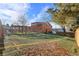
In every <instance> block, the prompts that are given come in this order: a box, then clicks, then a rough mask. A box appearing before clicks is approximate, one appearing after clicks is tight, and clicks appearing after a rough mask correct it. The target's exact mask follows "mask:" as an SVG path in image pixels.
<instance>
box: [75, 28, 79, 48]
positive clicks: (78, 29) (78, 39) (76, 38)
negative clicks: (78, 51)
mask: <svg viewBox="0 0 79 59" xmlns="http://www.w3.org/2000/svg"><path fill="white" fill-rule="evenodd" d="M75 40H76V43H77V46H78V47H79V28H77V29H76V31H75Z"/></svg>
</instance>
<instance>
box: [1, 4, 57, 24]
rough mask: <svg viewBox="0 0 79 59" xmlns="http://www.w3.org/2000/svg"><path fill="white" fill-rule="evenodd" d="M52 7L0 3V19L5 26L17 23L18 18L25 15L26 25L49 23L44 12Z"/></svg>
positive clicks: (48, 16)
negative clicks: (40, 22) (41, 22)
mask: <svg viewBox="0 0 79 59" xmlns="http://www.w3.org/2000/svg"><path fill="white" fill-rule="evenodd" d="M52 7H55V6H54V5H53V4H52V3H31V4H30V3H29V4H27V3H0V19H1V20H2V22H3V23H5V24H6V23H9V24H12V23H16V22H17V21H18V16H20V15H23V14H25V16H26V19H27V21H28V23H31V22H39V21H44V22H45V21H50V18H51V17H50V15H49V14H48V13H46V10H47V9H48V8H52ZM42 18H44V19H42Z"/></svg>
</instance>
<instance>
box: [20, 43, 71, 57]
mask: <svg viewBox="0 0 79 59" xmlns="http://www.w3.org/2000/svg"><path fill="white" fill-rule="evenodd" d="M59 45H60V44H59V43H58V42H49V43H47V42H44V43H40V44H37V45H32V46H28V47H26V48H25V49H23V51H21V53H22V55H25V56H69V55H70V54H69V52H68V50H67V49H64V48H61V47H60V46H59Z"/></svg>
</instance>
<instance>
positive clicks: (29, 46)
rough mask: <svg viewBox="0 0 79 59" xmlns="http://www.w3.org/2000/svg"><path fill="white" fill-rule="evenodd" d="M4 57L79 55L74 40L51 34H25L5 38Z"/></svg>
mask: <svg viewBox="0 0 79 59" xmlns="http://www.w3.org/2000/svg"><path fill="white" fill-rule="evenodd" d="M4 42H5V50H4V55H5V56H6V55H9V56H10V55H13V56H14V55H15V56H17V55H18V56H20V55H29V56H31V55H34V56H36V55H42V56H46V55H79V49H78V48H77V46H76V43H75V40H74V38H71V37H66V36H59V35H53V34H42V33H27V34H26V35H10V36H5V40H4Z"/></svg>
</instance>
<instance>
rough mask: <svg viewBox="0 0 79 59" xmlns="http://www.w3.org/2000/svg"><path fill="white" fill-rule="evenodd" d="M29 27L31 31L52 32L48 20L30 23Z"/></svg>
mask: <svg viewBox="0 0 79 59" xmlns="http://www.w3.org/2000/svg"><path fill="white" fill-rule="evenodd" d="M31 29H32V32H42V33H49V32H52V26H51V25H50V24H49V23H48V22H34V23H32V24H31Z"/></svg>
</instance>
